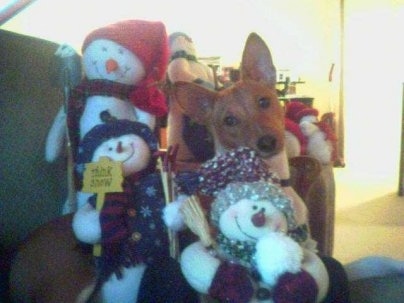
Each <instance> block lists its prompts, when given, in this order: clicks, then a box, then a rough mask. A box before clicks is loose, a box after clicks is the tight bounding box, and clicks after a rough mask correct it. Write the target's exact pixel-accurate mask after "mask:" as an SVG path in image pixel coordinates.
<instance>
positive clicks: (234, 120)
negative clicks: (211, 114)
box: [224, 116, 238, 126]
mask: <svg viewBox="0 0 404 303" xmlns="http://www.w3.org/2000/svg"><path fill="white" fill-rule="evenodd" d="M224 124H226V125H227V126H235V125H237V124H238V120H237V118H236V117H234V116H227V117H225V118H224Z"/></svg>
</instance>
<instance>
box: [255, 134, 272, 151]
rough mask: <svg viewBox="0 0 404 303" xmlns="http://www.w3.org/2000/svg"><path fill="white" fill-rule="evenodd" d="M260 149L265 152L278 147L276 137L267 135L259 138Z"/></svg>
mask: <svg viewBox="0 0 404 303" xmlns="http://www.w3.org/2000/svg"><path fill="white" fill-rule="evenodd" d="M257 146H258V149H259V150H260V151H262V152H265V153H270V152H273V151H274V150H275V148H276V138H274V137H272V136H271V135H266V136H263V137H261V138H260V139H259V140H258V144H257Z"/></svg>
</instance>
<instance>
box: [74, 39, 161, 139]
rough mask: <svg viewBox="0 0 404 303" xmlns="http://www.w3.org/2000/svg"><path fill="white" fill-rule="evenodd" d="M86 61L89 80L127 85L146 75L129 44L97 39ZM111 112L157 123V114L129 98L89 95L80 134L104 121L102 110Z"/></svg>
mask: <svg viewBox="0 0 404 303" xmlns="http://www.w3.org/2000/svg"><path fill="white" fill-rule="evenodd" d="M83 65H84V72H85V75H86V77H87V78H88V79H89V80H95V79H103V80H109V81H112V82H116V83H121V84H124V85H135V84H136V83H139V82H140V81H141V80H143V79H144V77H145V74H146V71H145V68H144V66H143V64H142V62H141V61H140V59H139V58H138V57H137V56H136V55H135V54H134V53H133V52H131V51H129V50H128V49H127V48H125V47H123V46H122V45H120V44H118V43H116V42H114V41H111V40H107V39H96V40H94V41H92V42H91V43H90V44H89V45H88V46H87V47H86V49H85V50H84V53H83ZM104 112H108V113H109V114H110V115H111V116H112V117H115V118H116V119H127V120H131V121H139V122H142V123H145V124H146V125H148V126H149V127H150V128H151V129H154V127H155V119H156V118H155V116H154V115H152V114H150V113H146V112H145V111H142V110H141V109H139V108H137V107H136V106H135V105H133V104H132V103H131V102H129V100H124V99H120V98H117V97H114V96H105V95H98V96H97V95H96V96H90V97H88V98H87V99H86V101H85V108H84V111H83V114H82V117H81V119H80V136H81V138H83V137H84V136H85V134H86V133H87V132H88V131H89V130H90V129H92V128H93V127H94V126H95V125H97V124H101V123H103V121H102V113H104Z"/></svg>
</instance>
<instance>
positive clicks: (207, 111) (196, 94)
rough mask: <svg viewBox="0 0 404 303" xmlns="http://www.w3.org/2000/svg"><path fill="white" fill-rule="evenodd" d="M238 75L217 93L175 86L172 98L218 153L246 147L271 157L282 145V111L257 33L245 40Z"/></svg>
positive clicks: (268, 57) (273, 73)
mask: <svg viewBox="0 0 404 303" xmlns="http://www.w3.org/2000/svg"><path fill="white" fill-rule="evenodd" d="M241 77H242V80H241V81H239V82H237V83H236V84H235V85H233V86H232V87H229V88H227V89H224V90H222V91H219V92H215V91H211V90H207V89H205V88H203V87H201V86H199V85H196V84H193V83H185V82H177V83H176V85H175V90H174V96H175V99H176V100H177V102H178V104H179V105H180V106H181V107H182V109H183V110H184V112H185V114H187V115H188V116H190V117H191V118H192V119H194V120H195V121H196V122H199V123H200V124H203V125H206V126H207V128H208V129H209V131H210V132H211V133H212V135H213V138H214V145H215V151H216V153H221V152H222V151H224V150H228V149H232V148H235V147H238V146H241V145H244V146H248V147H250V148H253V149H255V150H256V151H257V152H258V153H259V155H260V156H262V157H263V158H269V157H271V156H273V155H275V154H277V153H279V152H280V151H281V150H282V149H283V147H284V130H285V128H284V113H283V109H282V107H281V105H280V103H279V101H278V98H277V94H276V88H275V84H276V70H275V67H274V65H273V63H272V58H271V54H270V52H269V49H268V48H267V46H266V45H265V43H264V41H263V40H262V39H261V38H260V37H259V36H258V35H256V34H251V35H250V36H249V38H248V40H247V43H246V47H245V49H244V52H243V58H242V65H241ZM168 127H170V125H168Z"/></svg>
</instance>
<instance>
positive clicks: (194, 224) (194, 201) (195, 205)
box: [181, 195, 216, 247]
mask: <svg viewBox="0 0 404 303" xmlns="http://www.w3.org/2000/svg"><path fill="white" fill-rule="evenodd" d="M181 213H182V215H183V217H184V223H185V224H186V225H187V226H188V228H189V229H190V230H191V231H192V232H193V233H194V234H195V235H197V236H198V237H199V239H200V241H201V242H202V244H203V245H204V246H205V247H214V246H215V245H216V243H215V241H214V240H213V239H212V237H211V235H210V227H209V223H208V221H207V220H206V217H205V213H204V212H203V210H202V207H201V205H200V202H199V198H198V197H197V196H195V195H193V196H191V197H189V198H188V199H187V200H186V201H185V202H184V204H183V205H182V206H181Z"/></svg>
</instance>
